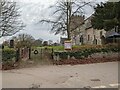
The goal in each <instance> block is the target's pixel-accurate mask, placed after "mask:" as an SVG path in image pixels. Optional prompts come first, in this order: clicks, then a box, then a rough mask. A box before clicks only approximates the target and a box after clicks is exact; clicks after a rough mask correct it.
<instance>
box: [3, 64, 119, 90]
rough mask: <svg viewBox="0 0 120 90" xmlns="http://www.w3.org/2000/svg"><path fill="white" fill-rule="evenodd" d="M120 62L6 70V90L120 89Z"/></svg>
mask: <svg viewBox="0 0 120 90" xmlns="http://www.w3.org/2000/svg"><path fill="white" fill-rule="evenodd" d="M118 86H119V84H118V62H107V63H97V64H85V65H74V66H71V65H59V66H56V65H49V66H36V67H33V68H23V69H16V70H8V71H2V88H31V87H35V88H38V87H39V88H83V87H92V88H118Z"/></svg>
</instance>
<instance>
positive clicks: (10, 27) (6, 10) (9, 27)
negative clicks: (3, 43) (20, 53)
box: [0, 0, 24, 38]
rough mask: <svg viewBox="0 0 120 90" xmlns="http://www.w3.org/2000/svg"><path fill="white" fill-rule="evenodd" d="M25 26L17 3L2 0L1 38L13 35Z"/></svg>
mask: <svg viewBox="0 0 120 90" xmlns="http://www.w3.org/2000/svg"><path fill="white" fill-rule="evenodd" d="M23 27H24V25H23V23H22V21H21V19H20V12H19V8H18V7H17V3H16V2H8V1H7V0H2V1H1V2H0V38H1V37H3V36H11V35H13V34H15V33H17V32H18V31H20V30H22V29H23Z"/></svg>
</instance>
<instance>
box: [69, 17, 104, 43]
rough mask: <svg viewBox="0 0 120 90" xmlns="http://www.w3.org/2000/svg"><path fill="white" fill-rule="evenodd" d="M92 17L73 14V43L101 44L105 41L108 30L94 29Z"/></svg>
mask: <svg viewBox="0 0 120 90" xmlns="http://www.w3.org/2000/svg"><path fill="white" fill-rule="evenodd" d="M91 19H92V16H90V17H89V18H87V19H85V18H84V16H72V18H71V40H72V44H73V45H92V44H95V45H101V44H103V43H104V38H105V34H106V31H105V30H103V29H102V30H97V29H93V28H92V25H91ZM73 29H74V30H73Z"/></svg>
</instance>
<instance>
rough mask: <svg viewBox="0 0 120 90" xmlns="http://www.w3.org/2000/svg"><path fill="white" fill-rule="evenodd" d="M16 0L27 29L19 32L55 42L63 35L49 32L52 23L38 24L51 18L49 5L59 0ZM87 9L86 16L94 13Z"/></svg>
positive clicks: (96, 0)
mask: <svg viewBox="0 0 120 90" xmlns="http://www.w3.org/2000/svg"><path fill="white" fill-rule="evenodd" d="M11 1H12V0H11ZM13 1H14V0H13ZM15 1H17V2H18V4H19V6H20V11H21V19H22V21H23V23H24V24H25V25H26V27H25V29H24V30H22V31H20V32H19V33H27V34H30V35H32V36H33V37H34V38H35V39H38V38H42V39H43V40H53V41H54V42H56V41H57V40H59V38H60V37H61V35H54V34H51V33H50V32H49V31H50V25H48V24H44V25H40V24H36V23H37V22H38V21H40V20H41V19H45V18H46V19H48V18H50V13H51V10H50V9H48V7H49V6H51V5H54V4H55V3H56V1H57V0H15ZM86 1H95V2H101V1H105V0H86ZM85 10H86V16H90V15H91V14H92V13H93V10H92V9H90V8H89V9H88V7H86V9H85ZM19 33H17V34H19ZM17 34H15V35H17ZM7 38H10V37H7ZM5 39H6V38H5ZM3 40H4V39H3V38H1V39H0V42H1V41H3Z"/></svg>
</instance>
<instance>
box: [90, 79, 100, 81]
mask: <svg viewBox="0 0 120 90" xmlns="http://www.w3.org/2000/svg"><path fill="white" fill-rule="evenodd" d="M91 81H100V79H91Z"/></svg>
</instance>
